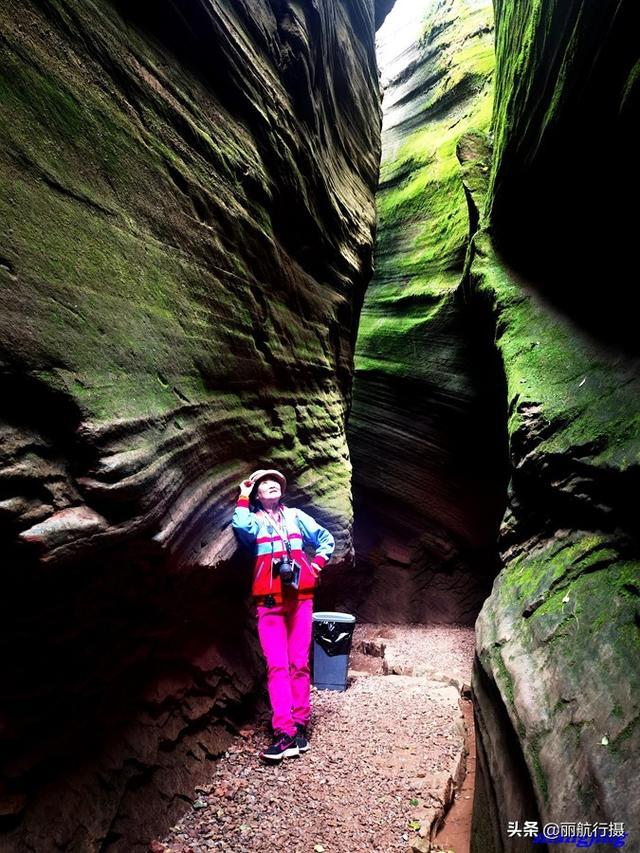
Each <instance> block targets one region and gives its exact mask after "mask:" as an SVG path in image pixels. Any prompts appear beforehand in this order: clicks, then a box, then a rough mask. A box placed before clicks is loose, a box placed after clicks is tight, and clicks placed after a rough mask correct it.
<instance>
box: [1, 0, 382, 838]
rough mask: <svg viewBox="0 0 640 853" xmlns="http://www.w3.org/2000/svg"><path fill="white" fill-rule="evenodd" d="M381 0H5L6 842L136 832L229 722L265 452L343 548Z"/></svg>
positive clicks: (343, 555)
mask: <svg viewBox="0 0 640 853" xmlns="http://www.w3.org/2000/svg"><path fill="white" fill-rule="evenodd" d="M388 6H389V4H388V3H386V4H384V3H381V4H380V8H379V9H378V10H376V9H374V4H373V2H372V0H327V2H323V3H316V2H309V3H304V4H301V3H298V2H288V0H271V1H270V2H267V0H248V2H235V0H188V2H180V3H178V2H172V0H161V1H160V2H155V3H151V2H144V3H136V4H129V3H124V2H117V0H113V2H108V0H105V2H96V3H94V2H79V1H78V0H27V2H22V3H17V2H12V0H9V2H7V3H4V4H3V5H2V11H1V12H0V31H1V35H0V57H1V61H0V92H1V97H2V112H1V114H0V122H1V138H2V143H1V145H0V173H1V176H2V193H0V208H1V211H2V213H1V221H2V229H0V281H1V286H2V290H1V296H0V304H1V309H2V311H1V317H0V324H1V326H0V346H1V349H0V382H1V384H2V394H1V396H0V406H1V407H2V408H1V412H0V484H1V489H2V493H1V494H0V531H1V533H0V535H1V548H0V554H1V558H0V559H1V561H2V568H3V571H2V578H3V579H2V595H1V597H0V635H1V640H0V648H1V650H2V660H3V674H2V691H1V698H0V756H1V758H0V773H1V781H0V832H2V836H1V838H2V840H1V841H0V846H2V848H3V849H6V847H7V846H8V849H11V850H14V849H15V850H37V851H44V850H50V849H53V848H54V847H55V849H65V850H69V851H93V850H107V849H108V850H125V851H132V850H135V849H138V844H140V845H142V846H144V845H145V842H146V840H147V839H148V838H149V837H150V834H151V833H152V832H153V830H154V828H158V827H160V826H162V825H163V824H164V825H166V824H167V823H168V822H170V821H172V820H173V819H174V818H175V816H176V814H177V813H178V812H179V811H180V810H181V809H183V808H184V807H185V799H186V798H187V797H188V796H189V794H190V792H191V791H192V786H193V783H194V781H196V780H197V779H198V778H202V777H204V776H205V775H206V774H207V770H208V767H209V766H210V764H208V762H209V760H210V759H212V758H214V757H215V755H217V754H219V753H220V751H221V750H222V749H224V747H225V744H226V743H227V742H228V738H229V730H230V729H231V728H232V719H231V718H232V717H233V718H234V719H236V718H237V717H238V715H239V714H240V711H241V709H242V703H243V699H244V697H245V696H247V695H249V694H251V693H252V691H254V690H255V685H256V680H258V683H259V682H260V680H261V671H260V667H259V664H258V659H257V656H256V653H255V641H254V640H253V639H252V630H251V616H250V611H249V609H248V608H247V606H246V603H245V602H246V594H247V591H248V569H249V567H248V563H247V560H246V558H243V557H238V556H237V555H236V554H235V551H236V544H235V541H234V539H233V536H232V535H231V531H230V529H229V521H230V515H231V509H232V505H233V501H234V499H235V495H236V491H235V487H236V483H237V482H238V481H239V480H240V478H241V477H242V476H243V474H245V473H246V472H247V471H249V470H252V469H253V468H256V467H259V466H260V465H263V464H265V463H269V464H272V465H277V466H279V467H281V468H282V469H284V470H286V472H287V474H288V475H289V477H290V478H291V480H292V481H293V483H294V489H293V493H292V498H293V500H294V501H295V502H297V503H299V504H302V505H304V504H306V503H311V502H312V503H313V507H314V511H315V512H316V513H317V514H318V515H319V516H320V517H321V518H322V519H323V520H324V521H325V522H326V523H327V524H328V525H329V526H331V528H332V529H333V530H334V531H335V532H336V534H337V539H338V551H337V557H338V562H339V561H340V560H341V559H342V560H345V559H348V558H349V557H350V554H351V551H352V543H351V520H352V512H351V500H350V465H349V461H348V452H347V447H346V442H345V432H344V418H345V411H346V408H347V405H348V398H349V393H350V385H351V373H352V354H353V342H354V338H355V329H356V324H357V317H358V311H359V306H360V304H361V302H362V297H363V292H364V288H365V285H366V283H367V280H368V277H369V275H370V269H371V252H372V232H373V228H374V217H375V210H374V204H373V193H374V189H375V183H376V180H377V169H378V161H379V144H380V143H379V133H380V107H379V89H378V77H377V69H376V62H375V54H374V25H375V14H376V11H377V13H378V16H379V19H380V20H381V19H382V18H383V17H384V14H385V13H386V11H387V7H388Z"/></svg>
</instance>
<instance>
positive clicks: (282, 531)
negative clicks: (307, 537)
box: [262, 510, 291, 554]
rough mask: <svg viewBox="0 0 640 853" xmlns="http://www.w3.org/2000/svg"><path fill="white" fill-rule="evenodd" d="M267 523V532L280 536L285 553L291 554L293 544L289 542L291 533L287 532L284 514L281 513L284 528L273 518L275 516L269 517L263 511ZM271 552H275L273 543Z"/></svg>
mask: <svg viewBox="0 0 640 853" xmlns="http://www.w3.org/2000/svg"><path fill="white" fill-rule="evenodd" d="M262 513H263V515H264V518H265V521H266V522H267V532H268V533H269V535H272V534H273V533H274V532H276V533H277V534H278V536H279V537H280V539H281V541H282V544H283V545H284V548H285V551H286V552H287V554H290V553H291V543H290V542H289V531H288V530H287V522H286V519H285V517H284V512H281V513H279V515H280V518H281V519H282V527H281V526H280V525H279V524H278V522H277V521H276V520H275V518H273V516H271V515H269V514H268V513H267V512H265V511H264V510H262ZM271 550H272V551H273V550H274V549H273V542H272V543H271Z"/></svg>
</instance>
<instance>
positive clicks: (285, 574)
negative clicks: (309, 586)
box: [272, 554, 300, 589]
mask: <svg viewBox="0 0 640 853" xmlns="http://www.w3.org/2000/svg"><path fill="white" fill-rule="evenodd" d="M272 567H273V575H274V577H279V578H280V580H281V581H282V583H284V584H286V585H287V586H291V587H293V589H298V585H299V583H300V566H299V565H298V563H296V561H295V560H292V559H291V556H290V555H289V554H285V555H284V556H283V557H280V558H279V559H278V560H274V561H273V563H272Z"/></svg>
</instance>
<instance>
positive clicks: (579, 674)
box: [468, 2, 640, 851]
mask: <svg viewBox="0 0 640 853" xmlns="http://www.w3.org/2000/svg"><path fill="white" fill-rule="evenodd" d="M496 12H497V17H496V33H497V39H496V46H497V72H496V104H495V113H494V132H495V144H494V153H493V167H492V172H491V180H490V191H489V195H488V211H489V215H488V218H487V226H488V228H483V229H481V230H480V231H479V232H478V234H477V235H476V237H475V239H474V245H473V251H472V253H471V259H470V260H471V263H470V275H469V284H468V293H469V299H470V301H472V302H475V303H476V304H478V305H479V306H482V310H486V309H487V307H488V308H489V310H490V312H491V314H492V316H493V318H494V322H495V337H496V346H497V349H498V352H499V354H500V359H501V361H502V363H503V364H504V370H505V375H506V380H507V397H508V412H509V420H508V430H509V446H510V461H511V468H512V476H511V482H510V488H509V496H508V507H507V512H506V514H505V518H504V521H503V524H502V529H501V551H502V559H503V569H502V571H501V572H500V575H499V576H498V578H497V579H496V582H495V584H494V587H493V592H492V594H491V596H490V598H489V599H488V600H487V602H486V603H485V605H484V607H483V610H482V613H481V614H480V617H479V619H478V623H477V650H478V662H477V666H476V673H475V677H474V692H475V696H476V707H477V723H478V735H479V737H478V757H479V773H478V780H479V784H478V788H477V798H476V808H475V821H476V827H475V833H474V837H475V839H476V841H475V849H476V850H477V851H480V850H487V849H492V850H496V851H501V850H510V851H511V850H524V849H529V847H530V840H528V839H524V838H519V839H518V838H507V836H506V833H505V827H506V826H507V822H508V821H509V820H519V821H520V822H521V825H522V821H523V820H527V819H528V820H534V819H539V820H540V823H541V825H542V824H544V823H547V822H556V823H558V824H561V823H563V822H564V823H571V822H573V823H576V822H580V821H581V822H583V823H584V822H586V821H590V822H591V823H593V822H594V821H596V822H598V821H600V822H603V823H604V824H605V825H606V826H608V825H609V823H610V822H618V823H624V824H625V829H626V831H627V832H628V833H629V836H628V838H627V840H626V843H625V849H630V850H639V849H640V841H639V840H638V821H637V818H638V808H637V804H638V802H640V787H639V782H638V779H639V778H640V772H639V771H640V766H639V761H638V755H639V754H640V750H639V747H640V726H639V722H640V663H639V661H640V655H639V652H640V553H639V549H638V530H637V524H636V520H635V509H634V508H635V504H636V499H635V495H636V494H637V489H638V484H639V482H640V464H639V462H640V370H639V368H640V364H639V363H638V361H637V359H636V358H634V357H633V356H632V355H631V354H630V352H629V350H630V346H629V345H630V340H631V339H630V337H629V335H628V331H629V326H630V323H629V317H628V314H627V308H626V305H627V302H628V299H629V298H630V296H629V291H628V285H627V282H628V281H629V280H630V277H631V276H633V275H634V272H635V263H634V262H633V258H632V257H631V251H630V248H631V247H630V244H628V243H626V242H625V241H626V236H625V235H626V232H627V228H628V222H627V214H626V212H625V211H624V206H623V196H624V195H625V193H626V191H627V189H626V188H625V187H623V186H622V184H621V182H620V181H613V182H612V181H611V179H610V178H611V176H610V173H609V171H608V165H607V163H606V161H605V160H604V158H603V151H604V150H605V149H603V148H602V147H601V146H602V145H603V144H604V143H605V141H606V143H607V147H612V146H613V147H614V148H615V149H616V150H618V151H622V150H625V149H627V148H628V147H629V146H630V145H631V144H632V142H631V136H630V133H629V130H630V125H629V110H631V109H632V105H633V103H637V97H638V88H637V64H635V63H636V55H637V51H636V50H635V47H634V46H633V45H632V41H633V40H632V38H631V30H630V29H629V22H630V16H631V15H632V14H633V12H632V9H631V5H630V4H628V3H620V4H617V5H616V6H615V8H613V7H612V6H610V5H607V4H605V5H602V6H598V8H595V7H594V8H589V9H587V8H586V7H583V6H581V5H580V4H569V6H568V7H567V6H566V5H564V4H563V5H562V8H560V5H559V4H556V3H554V2H539V3H535V4H531V5H530V6H529V7H527V8H525V7H524V6H521V5H518V4H506V3H498V4H496ZM480 162H481V160H480V159H478V158H476V160H475V163H476V166H475V167H473V168H472V167H471V166H470V171H471V172H473V171H474V169H475V171H477V168H478V166H479V164H480ZM486 164H487V161H486V159H485V160H484V166H485V167H486ZM496 247H497V249H496ZM594 280H597V282H598V289H597V290H595V291H594V290H592V289H590V288H591V286H592V285H593V283H594ZM636 339H637V338H636Z"/></svg>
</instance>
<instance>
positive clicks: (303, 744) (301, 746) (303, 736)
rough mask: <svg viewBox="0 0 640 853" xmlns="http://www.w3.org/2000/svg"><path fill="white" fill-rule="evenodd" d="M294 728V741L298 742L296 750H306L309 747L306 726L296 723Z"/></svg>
mask: <svg viewBox="0 0 640 853" xmlns="http://www.w3.org/2000/svg"><path fill="white" fill-rule="evenodd" d="M296 729H297V733H296V743H297V744H298V751H299V752H306V751H307V750H308V749H309V741H308V740H307V727H306V726H303V725H302V723H298V725H297V726H296Z"/></svg>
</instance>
